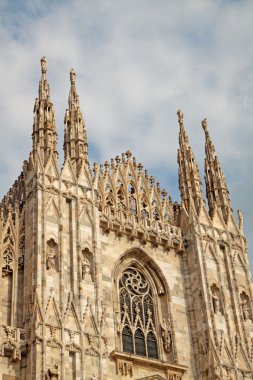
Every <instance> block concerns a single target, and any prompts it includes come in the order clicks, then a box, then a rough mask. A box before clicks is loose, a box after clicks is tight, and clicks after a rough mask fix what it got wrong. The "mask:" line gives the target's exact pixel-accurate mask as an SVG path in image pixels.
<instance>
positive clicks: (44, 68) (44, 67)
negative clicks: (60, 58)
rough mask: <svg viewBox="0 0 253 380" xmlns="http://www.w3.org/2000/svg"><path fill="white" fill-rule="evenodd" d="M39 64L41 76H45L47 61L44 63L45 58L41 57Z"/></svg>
mask: <svg viewBox="0 0 253 380" xmlns="http://www.w3.org/2000/svg"><path fill="white" fill-rule="evenodd" d="M40 63H41V72H42V74H46V72H47V61H46V57H45V56H43V57H42V58H41V60H40Z"/></svg>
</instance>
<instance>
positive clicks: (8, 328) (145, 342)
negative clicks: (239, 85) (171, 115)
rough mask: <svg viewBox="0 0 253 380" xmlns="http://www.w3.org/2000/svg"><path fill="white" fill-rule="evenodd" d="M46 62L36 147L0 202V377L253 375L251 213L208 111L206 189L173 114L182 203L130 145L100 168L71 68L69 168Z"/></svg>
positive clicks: (70, 379)
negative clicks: (235, 199)
mask: <svg viewBox="0 0 253 380" xmlns="http://www.w3.org/2000/svg"><path fill="white" fill-rule="evenodd" d="M41 71H42V76H41V80H40V82H39V93H38V98H36V100H35V105H34V122H33V132H32V149H31V153H30V155H29V158H28V160H26V161H24V164H23V168H22V172H21V174H20V176H19V177H18V179H17V180H16V181H15V182H14V184H13V186H12V187H11V188H10V190H9V191H8V193H7V194H6V196H4V198H3V200H2V202H1V203H0V264H1V285H0V380H120V379H122V380H129V379H133V380H249V379H253V303H252V301H253V292H252V291H253V287H252V284H251V274H250V267H249V259H248V246H247V240H246V238H245V235H244V231H243V216H242V213H241V212H240V210H238V217H236V218H235V215H234V213H233V210H232V208H231V202H230V198H229V191H228V188H227V185H226V180H225V176H224V173H223V171H222V168H221V165H220V162H219V159H218V156H217V153H216V150H215V147H214V145H213V142H212V140H211V137H210V134H209V130H208V124H207V120H206V119H204V120H203V121H202V127H203V133H204V135H205V193H206V200H205V196H204V191H203V188H202V183H201V177H200V173H199V169H198V165H197V163H196V161H195V157H194V153H193V151H192V149H191V146H190V142H189V138H188V136H187V133H186V130H185V127H184V118H183V113H182V112H181V111H180V110H179V111H178V112H177V116H178V124H179V148H178V182H179V190H180V195H181V202H180V203H178V202H173V200H172V199H171V197H170V196H169V195H168V194H167V192H166V190H164V189H162V188H161V187H160V184H159V183H157V182H156V181H155V179H154V177H153V176H151V175H149V173H148V171H147V170H145V169H144V168H143V166H142V164H141V163H138V162H137V161H136V159H135V157H134V156H133V155H132V153H131V152H130V151H129V150H128V151H127V152H125V153H123V154H120V155H119V156H117V157H115V158H112V159H111V160H110V161H106V162H105V164H103V165H98V164H97V163H94V164H93V165H91V163H90V161H89V157H88V140H87V134H86V126H85V122H84V118H83V115H82V112H81V109H80V103H79V96H78V93H77V89H76V74H75V71H74V70H73V69H71V71H70V91H69V97H68V108H67V110H66V113H65V119H64V128H65V129H64V163H63V165H62V166H61V167H60V166H59V163H58V147H57V129H56V123H55V110H54V106H53V103H52V100H51V97H50V87H49V83H48V81H47V77H46V72H47V66H46V60H45V57H43V58H42V59H41ZM20 116H21V115H20Z"/></svg>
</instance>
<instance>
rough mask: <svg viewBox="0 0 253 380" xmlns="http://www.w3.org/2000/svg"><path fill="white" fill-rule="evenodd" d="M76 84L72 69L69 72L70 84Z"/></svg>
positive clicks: (74, 73)
mask: <svg viewBox="0 0 253 380" xmlns="http://www.w3.org/2000/svg"><path fill="white" fill-rule="evenodd" d="M75 82H76V72H75V70H74V69H71V70H70V83H71V84H75Z"/></svg>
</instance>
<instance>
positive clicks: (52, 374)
mask: <svg viewBox="0 0 253 380" xmlns="http://www.w3.org/2000/svg"><path fill="white" fill-rule="evenodd" d="M46 380H60V375H59V373H58V365H57V364H55V366H54V367H53V368H52V369H51V368H49V369H48V370H47V373H46Z"/></svg>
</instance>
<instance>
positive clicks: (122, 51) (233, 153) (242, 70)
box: [0, 0, 253, 246]
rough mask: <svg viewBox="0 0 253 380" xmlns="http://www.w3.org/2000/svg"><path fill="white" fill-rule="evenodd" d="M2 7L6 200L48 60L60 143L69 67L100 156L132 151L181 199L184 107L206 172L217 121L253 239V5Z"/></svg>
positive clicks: (0, 102) (2, 188)
mask: <svg viewBox="0 0 253 380" xmlns="http://www.w3.org/2000/svg"><path fill="white" fill-rule="evenodd" d="M11 3H12V4H11ZM17 3H18V5H17ZM10 4H11V5H10ZM8 7H9V8H8ZM0 8H1V16H0V17H1V19H0V20H1V22H0V35H1V40H0V49H1V52H2V54H1V60H0V72H1V88H0V110H1V126H2V127H1V140H0V171H1V173H3V176H4V180H1V182H0V193H1V194H2V195H3V194H4V193H5V192H6V191H7V190H8V187H9V186H10V185H11V183H12V182H13V181H14V179H15V177H16V176H17V174H18V173H19V171H20V169H21V166H22V160H23V159H25V158H27V156H28V151H29V149H30V147H31V140H30V135H31V132H32V110H33V102H34V98H35V96H36V95H37V87H38V81H39V79H40V68H39V59H40V57H41V56H42V55H46V57H47V59H48V78H49V81H50V84H51V97H52V100H53V102H54V104H55V108H56V118H57V125H58V131H59V135H60V137H59V150H61V147H62V142H63V141H62V135H63V133H62V132H63V117H64V110H65V108H66V106H67V96H68V90H69V79H68V75H69V74H68V72H69V69H70V67H74V68H75V69H76V71H77V75H78V91H79V94H80V99H81V105H82V109H83V111H84V114H85V119H86V124H87V130H88V137H89V140H90V141H89V142H90V146H91V153H92V154H93V157H92V158H93V159H96V160H99V159H101V160H102V161H105V160H107V159H109V158H110V157H112V156H115V155H117V154H119V153H121V152H122V151H125V150H126V149H128V148H130V149H131V150H132V151H133V153H134V154H135V155H136V157H137V160H138V161H140V160H141V161H142V162H143V163H144V165H145V166H146V167H148V168H149V169H150V172H153V173H155V174H156V176H157V177H158V179H159V181H160V182H161V186H165V185H168V184H169V186H170V188H169V189H168V190H169V192H171V193H172V194H173V195H175V194H177V183H176V182H173V181H174V180H175V177H176V174H177V164H176V151H177V133H178V127H177V116H176V111H177V109H178V108H179V107H180V108H182V110H183V111H184V114H185V125H186V129H187V131H188V134H189V137H190V141H191V144H192V146H193V148H194V151H195V153H196V157H197V160H198V162H199V166H200V168H202V167H203V156H204V154H203V150H204V145H203V140H204V138H203V133H202V130H201V126H200V125H201V120H202V118H203V117H207V118H208V121H209V129H210V133H211V135H212V137H213V140H214V142H215V145H216V148H217V151H218V154H219V157H220V160H221V162H222V166H223V169H224V171H225V174H226V177H227V180H228V184H229V188H230V191H231V195H232V201H233V205H234V207H240V208H242V210H243V211H244V212H245V223H246V226H248V229H247V232H248V236H249V235H250V228H251V229H252V228H253V221H252V213H251V215H250V211H249V206H251V207H252V198H251V193H252V188H253V180H252V177H251V176H250V173H252V163H253V159H252V158H253V153H252V148H251V146H252V140H253V138H252V136H253V134H252V127H251V126H252V122H253V111H252V95H253V89H252V77H253V75H252V74H253V72H252V71H253V69H252V67H253V65H252V64H253V46H252V42H251V39H252V38H251V35H252V32H253V30H252V29H253V26H252V16H253V3H252V2H251V1H238V2H236V1H234V2H232V1H222V0H220V1H218V0H216V1H212V0H209V1H205V2H204V1H200V0H199V1H180V2H173V1H167V0H166V1H165V0H161V1H159V2H154V1H151V0H145V1H144V0H139V1H138V2H136V1H131V0H130V1H127V2H125V1H116V0H111V1H106V0H104V1H89V0H87V1H81V0H76V1H65V2H64V1H63V2H61V1H52V2H49V1H39V0H37V1H26V2H24V3H22V2H21V1H20V2H6V1H1V2H0ZM172 182H173V184H172ZM252 245H253V242H251V246H252Z"/></svg>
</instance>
